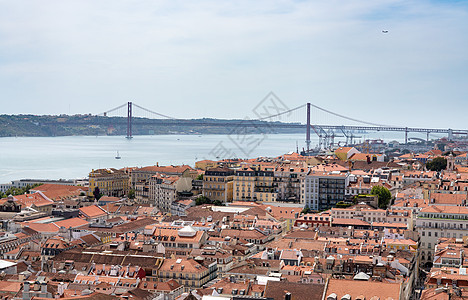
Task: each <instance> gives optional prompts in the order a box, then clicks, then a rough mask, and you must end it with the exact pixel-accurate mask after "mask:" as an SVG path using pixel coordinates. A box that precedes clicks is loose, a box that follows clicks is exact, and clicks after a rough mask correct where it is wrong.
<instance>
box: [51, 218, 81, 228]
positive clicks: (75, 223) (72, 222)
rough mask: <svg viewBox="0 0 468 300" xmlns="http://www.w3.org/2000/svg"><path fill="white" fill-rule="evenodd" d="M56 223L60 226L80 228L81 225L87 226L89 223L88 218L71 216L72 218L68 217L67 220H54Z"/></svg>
mask: <svg viewBox="0 0 468 300" xmlns="http://www.w3.org/2000/svg"><path fill="white" fill-rule="evenodd" d="M54 223H55V225H57V226H58V227H65V228H67V229H68V228H78V227H81V226H86V225H88V224H89V222H88V221H86V220H83V219H81V218H70V219H66V220H62V221H57V222H54Z"/></svg>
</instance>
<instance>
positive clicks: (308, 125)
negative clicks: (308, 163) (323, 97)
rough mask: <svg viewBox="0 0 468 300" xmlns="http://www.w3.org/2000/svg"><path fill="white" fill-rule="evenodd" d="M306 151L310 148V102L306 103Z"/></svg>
mask: <svg viewBox="0 0 468 300" xmlns="http://www.w3.org/2000/svg"><path fill="white" fill-rule="evenodd" d="M306 145H307V152H309V150H310V103H307V129H306Z"/></svg>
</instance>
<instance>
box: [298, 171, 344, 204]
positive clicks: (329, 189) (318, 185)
mask: <svg viewBox="0 0 468 300" xmlns="http://www.w3.org/2000/svg"><path fill="white" fill-rule="evenodd" d="M347 185H348V175H347V174H342V173H340V172H339V171H333V172H329V173H324V172H311V173H309V174H307V175H306V176H305V178H304V179H303V180H302V184H301V203H303V204H304V206H306V207H309V208H310V209H312V210H322V209H328V208H331V207H334V206H335V205H336V203H338V202H340V201H343V200H345V188H346V186H347Z"/></svg>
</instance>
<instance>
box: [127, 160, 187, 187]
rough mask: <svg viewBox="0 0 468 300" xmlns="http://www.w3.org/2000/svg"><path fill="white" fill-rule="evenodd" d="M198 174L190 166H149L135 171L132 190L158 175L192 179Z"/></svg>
mask: <svg viewBox="0 0 468 300" xmlns="http://www.w3.org/2000/svg"><path fill="white" fill-rule="evenodd" d="M194 173H195V174H196V171H195V170H193V169H192V168H191V167H190V166H187V165H182V166H159V165H156V166H147V167H143V168H138V169H133V170H132V176H131V184H132V188H135V186H136V184H137V183H138V182H141V181H146V182H149V180H150V178H151V177H153V176H154V175H156V174H164V175H166V176H169V177H170V176H179V177H191V176H194Z"/></svg>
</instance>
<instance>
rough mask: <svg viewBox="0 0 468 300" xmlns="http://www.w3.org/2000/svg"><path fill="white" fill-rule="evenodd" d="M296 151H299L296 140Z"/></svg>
mask: <svg viewBox="0 0 468 300" xmlns="http://www.w3.org/2000/svg"><path fill="white" fill-rule="evenodd" d="M296 153H299V146H298V145H297V141H296Z"/></svg>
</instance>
